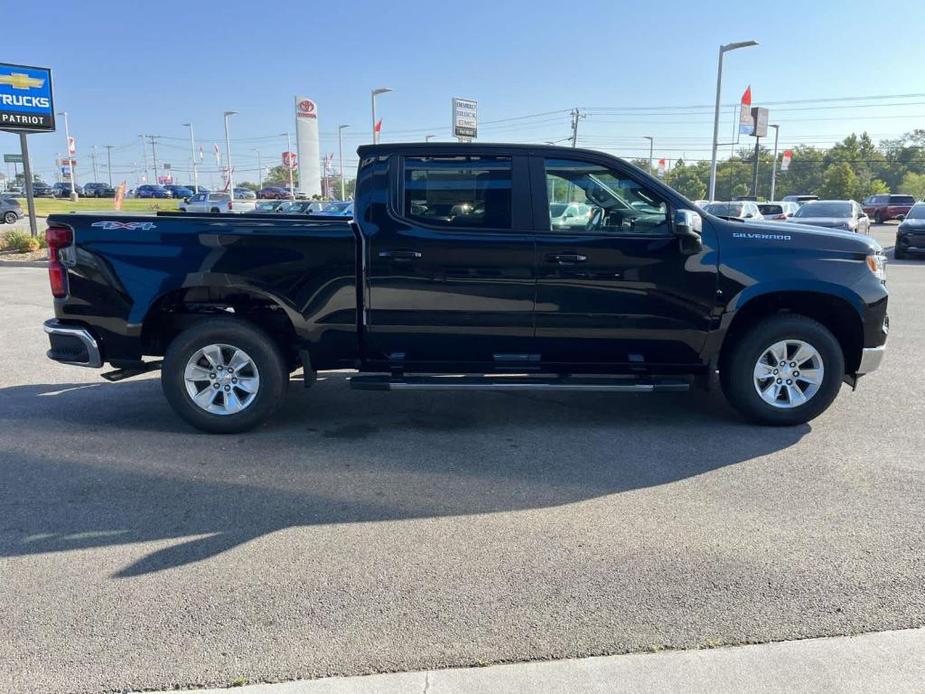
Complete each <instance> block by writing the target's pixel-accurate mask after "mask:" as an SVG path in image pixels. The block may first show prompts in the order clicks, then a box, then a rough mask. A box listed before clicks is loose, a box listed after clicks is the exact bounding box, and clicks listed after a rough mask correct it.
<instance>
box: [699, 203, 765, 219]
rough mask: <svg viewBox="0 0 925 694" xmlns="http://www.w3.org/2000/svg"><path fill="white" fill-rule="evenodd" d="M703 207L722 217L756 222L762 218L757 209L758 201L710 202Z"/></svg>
mask: <svg viewBox="0 0 925 694" xmlns="http://www.w3.org/2000/svg"><path fill="white" fill-rule="evenodd" d="M703 209H704V211H705V212H708V213H709V214H712V215H715V216H717V217H722V218H723V219H741V220H742V221H749V222H758V221H761V220H762V219H764V217H763V216H762V214H761V210H759V209H758V203H756V202H752V201H751V200H737V201H733V202H711V203H710V204H709V205H707V206H706V207H704V208H703Z"/></svg>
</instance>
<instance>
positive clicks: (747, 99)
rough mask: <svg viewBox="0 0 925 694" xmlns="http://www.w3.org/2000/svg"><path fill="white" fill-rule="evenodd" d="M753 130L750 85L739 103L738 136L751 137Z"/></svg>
mask: <svg viewBox="0 0 925 694" xmlns="http://www.w3.org/2000/svg"><path fill="white" fill-rule="evenodd" d="M754 130H755V119H754V118H752V85H748V86H747V87H746V88H745V92H744V93H743V94H742V100H741V101H740V102H739V134H740V135H751V134H752V132H753V131H754Z"/></svg>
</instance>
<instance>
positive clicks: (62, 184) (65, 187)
mask: <svg viewBox="0 0 925 694" xmlns="http://www.w3.org/2000/svg"><path fill="white" fill-rule="evenodd" d="M34 190H35V187H34V186H33V191H34ZM73 191H74V192H75V193H77V195H83V190H82V189H81V187H80V186H79V185H76V184H75V185H74V186H73ZM33 194H34V192H33ZM51 195H52V197H55V198H69V197H71V184H70V183H68V182H66V181H58V182H57V183H55V184H54V185H53V186H52V187H51Z"/></svg>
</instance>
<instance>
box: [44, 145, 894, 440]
mask: <svg viewBox="0 0 925 694" xmlns="http://www.w3.org/2000/svg"><path fill="white" fill-rule="evenodd" d="M358 154H359V158H360V164H359V168H358V173H357V188H356V201H355V215H354V218H353V220H347V219H344V218H337V217H323V216H318V215H312V216H308V215H305V216H299V215H294V216H289V215H286V216H281V215H274V214H267V215H261V214H252V215H224V214H221V215H216V214H193V213H160V214H158V215H156V216H129V215H113V216H99V215H87V214H59V215H51V216H50V217H49V219H48V224H49V228H48V231H47V240H48V247H49V255H50V261H49V268H48V271H49V277H50V283H51V290H52V294H53V295H54V311H55V318H54V319H52V320H49V321H47V322H46V323H45V331H46V332H47V333H48V337H49V339H50V342H51V349H50V350H49V352H48V356H49V357H50V358H51V359H53V360H55V361H58V362H63V363H67V364H77V365H81V366H86V367H92V368H101V367H103V366H104V364H109V365H111V367H112V369H113V370H112V371H110V372H108V373H105V374H103V376H104V377H105V378H107V379H109V380H112V381H115V380H121V379H124V378H127V377H129V376H134V375H137V374H141V373H145V372H147V371H151V370H154V369H158V368H159V369H160V371H161V374H160V376H161V383H162V387H163V391H164V394H165V396H166V398H167V400H168V402H169V403H170V405H171V406H172V407H173V409H174V410H175V411H176V413H177V414H178V415H179V416H180V417H182V418H183V419H185V420H186V421H187V422H189V423H190V424H192V425H193V426H195V427H198V428H200V429H203V430H205V431H208V432H215V433H230V432H238V431H243V430H246V429H249V428H251V427H254V426H255V425H257V424H259V423H261V422H263V421H264V420H266V419H267V417H269V416H270V415H271V413H272V412H273V411H274V410H276V409H277V408H278V407H279V406H280V404H281V403H282V402H283V400H284V394H285V391H286V388H287V385H288V383H289V380H290V374H292V373H294V372H296V371H298V370H300V369H301V370H302V371H303V374H304V384H305V386H310V385H311V384H312V383H313V382H314V380H315V376H316V374H317V372H319V371H325V370H333V369H354V370H356V372H357V373H356V374H355V375H353V376H352V377H351V378H350V379H349V384H350V386H351V387H352V388H356V389H365V390H409V389H429V390H433V389H445V390H451V391H452V390H469V389H486V390H516V391H521V390H559V391H564V390H572V391H593V392H598V391H609V392H614V393H642V392H658V391H681V390H688V389H690V388H692V387H704V388H708V387H711V386H712V384H714V383H716V382H717V381H718V383H719V384H720V385H721V387H722V389H723V391H724V393H725V395H726V397H727V399H728V401H729V402H730V403H731V404H732V405H733V406H734V407H735V408H736V409H737V410H738V411H739V412H740V413H741V414H742V415H743V416H744V417H745V418H746V419H748V420H750V421H753V422H756V423H763V424H769V425H794V424H798V423H803V422H806V421H808V420H810V419H813V418H814V417H816V416H818V415H819V414H820V413H822V412H823V411H824V410H825V409H826V408H827V407H828V406H829V405H830V404H831V403H832V401H833V400H834V398H835V396H836V394H837V393H838V391H839V389H840V387H841V385H842V383H843V382H844V383H847V384H849V385H851V386H852V387H853V386H856V385H857V382H858V379H859V377H860V376H861V375H863V374H866V373H868V372H870V371H873V370H874V369H876V368H877V367H878V365H879V364H880V361H881V359H882V356H883V354H884V346H885V342H886V337H887V332H888V327H889V322H888V318H887V288H886V284H885V277H884V273H885V258H884V255H883V252H882V250H881V248H880V246H879V245H878V244H877V243H876V242H875V241H874V240H872V239H870V238H868V237H865V236H858V235H856V234H850V233H847V232H841V231H833V230H827V229H815V228H812V227H809V226H806V227H803V226H797V225H787V226H783V225H780V224H773V223H771V224H760V223H754V224H743V223H742V222H740V221H734V220H727V219H721V218H718V217H714V216H711V215H709V214H706V213H704V212H703V211H701V210H699V209H698V208H697V207H696V206H695V205H694V204H693V203H691V202H690V201H688V200H687V199H685V198H684V197H683V196H681V195H680V194H679V193H678V192H677V191H675V190H673V189H672V188H670V187H668V186H666V185H665V184H663V183H662V182H660V181H659V180H657V179H656V178H653V177H651V176H649V175H648V174H646V173H645V172H643V171H641V170H640V169H638V168H636V167H634V166H632V165H630V164H628V163H627V162H625V161H622V160H620V159H617V158H615V157H612V156H608V155H606V154H602V153H600V152H595V151H588V150H582V149H565V148H558V147H544V146H532V145H531V146H527V145H504V144H474V143H463V144H443V143H441V144H436V143H427V144H423V143H421V144H387V145H370V146H363V147H360V148H359V150H358ZM566 203H568V204H571V203H577V204H579V205H585V206H587V207H588V208H589V212H588V214H587V215H578V216H574V217H573V218H570V219H558V221H557V223H556V224H551V223H550V218H551V214H550V210H556V209H558V207H559V206H561V205H562V204H566ZM717 375H718V378H717ZM620 406H621V403H620V401H619V399H614V401H613V407H614V408H615V409H618V408H619V407H620Z"/></svg>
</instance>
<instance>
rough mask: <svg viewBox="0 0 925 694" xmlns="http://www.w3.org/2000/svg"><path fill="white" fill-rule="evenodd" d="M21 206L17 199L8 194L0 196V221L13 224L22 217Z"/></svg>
mask: <svg viewBox="0 0 925 694" xmlns="http://www.w3.org/2000/svg"><path fill="white" fill-rule="evenodd" d="M22 214H23V213H22V206H21V205H20V204H19V200H17V199H16V198H11V197H9V196H6V195H4V196H0V222H3V223H4V224H15V223H16V222H17V221H19V220H20V219H22Z"/></svg>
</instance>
